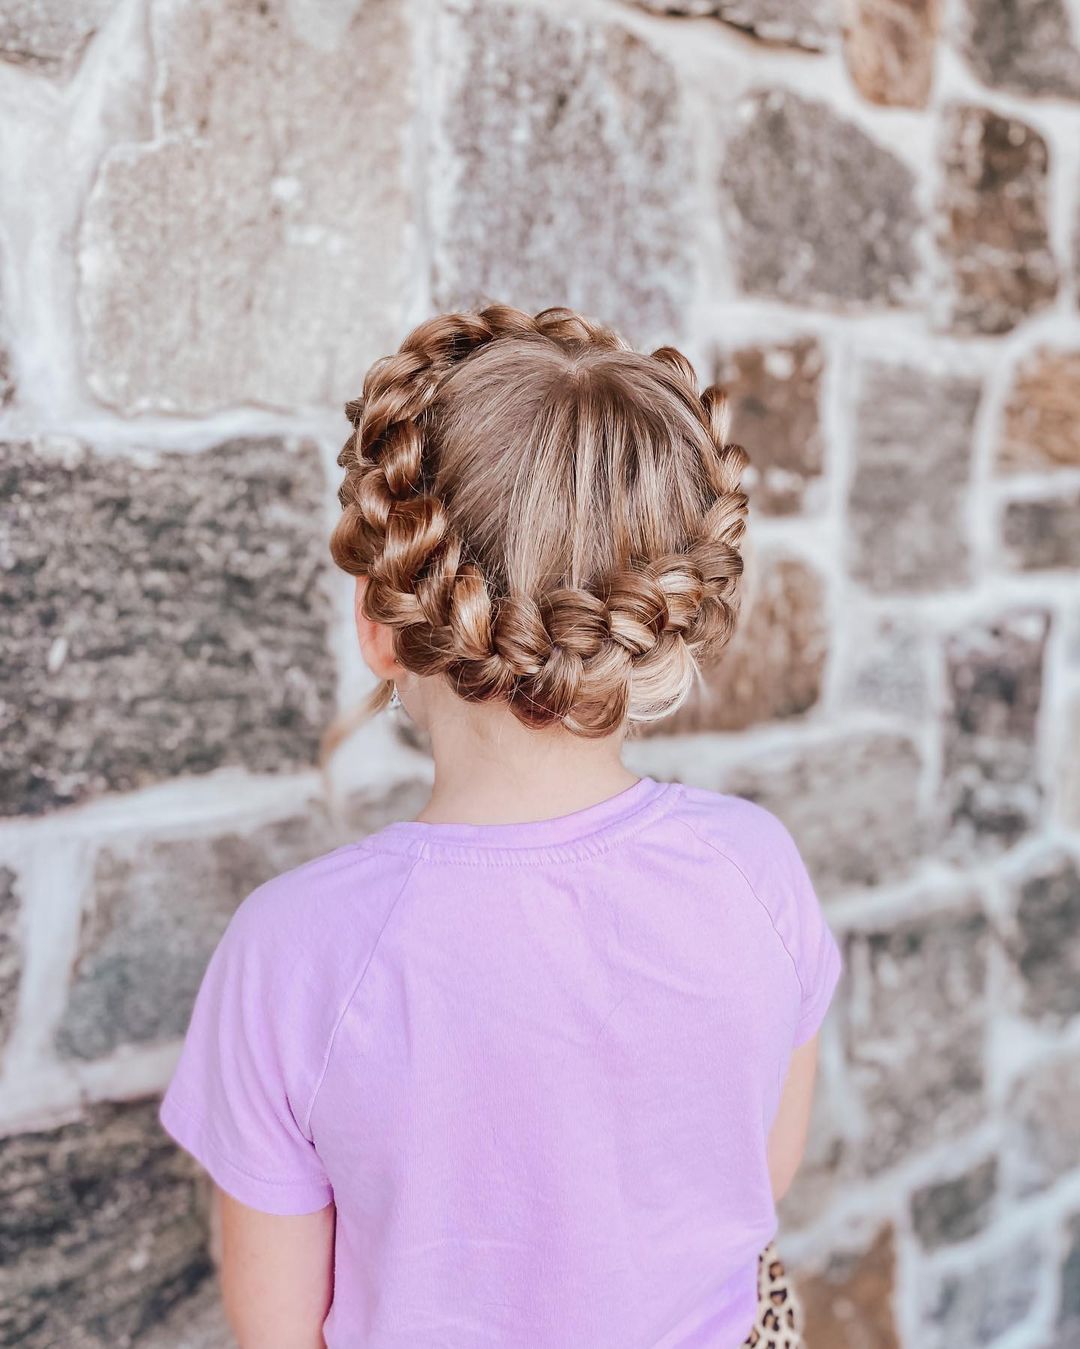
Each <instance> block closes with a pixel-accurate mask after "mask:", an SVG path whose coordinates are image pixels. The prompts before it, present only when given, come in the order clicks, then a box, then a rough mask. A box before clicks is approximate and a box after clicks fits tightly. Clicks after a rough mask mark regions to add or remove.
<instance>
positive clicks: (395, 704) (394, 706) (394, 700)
mask: <svg viewBox="0 0 1080 1349" xmlns="http://www.w3.org/2000/svg"><path fill="white" fill-rule="evenodd" d="M390 688H391V693H390V702H389V704H388V706H389V708H390V711H391V712H396V711H397V710H398V708H399V707H400V706H401V698H400V696H399V694H398V691H397V685H396V684H392V685H391V686H390Z"/></svg>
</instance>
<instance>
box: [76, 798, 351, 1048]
mask: <svg viewBox="0 0 1080 1349" xmlns="http://www.w3.org/2000/svg"><path fill="white" fill-rule="evenodd" d="M341 841H342V840H341V839H340V838H339V837H337V836H336V835H335V834H334V833H333V831H332V829H331V827H330V825H329V822H328V821H327V820H326V818H325V817H324V816H322V815H321V814H319V813H317V812H312V813H310V814H307V815H304V816H298V817H296V818H294V819H290V820H283V821H280V822H278V823H276V824H272V825H267V826H265V827H264V828H262V829H259V830H257V831H256V832H255V833H253V834H249V835H247V836H241V835H239V834H225V835H221V836H219V837H216V838H207V839H198V838H195V839H192V838H181V839H169V840H163V839H158V840H149V841H147V842H145V843H143V844H142V845H141V846H137V847H133V848H131V849H130V850H128V851H120V850H112V849H107V850H106V851H104V852H102V853H101V854H100V855H99V856H98V858H97V861H96V864H95V867H94V875H93V882H92V895H91V896H90V899H89V903H88V906H87V909H86V913H85V915H84V920H83V927H82V932H81V934H80V942H79V953H78V958H77V960H76V965H75V972H74V977H73V982H72V986H71V990H70V992H69V995H68V1003H67V1007H66V1009H65V1012H64V1016H63V1020H62V1021H61V1023H60V1027H59V1030H58V1032H57V1048H58V1049H59V1051H60V1052H61V1053H62V1054H64V1055H68V1056H72V1057H76V1058H84V1059H92V1058H96V1057H98V1056H99V1055H102V1054H107V1053H109V1052H110V1051H111V1050H113V1049H115V1048H116V1047H117V1045H121V1044H125V1043H138V1042H146V1041H155V1040H167V1039H170V1038H172V1037H174V1036H179V1035H182V1034H183V1032H184V1030H185V1029H186V1027H187V1023H188V1017H189V1016H190V1014H191V1004H192V1002H193V1001H194V999H195V993H196V991H197V989H198V987H199V981H200V980H201V978H202V975H203V971H204V970H205V968H206V962H207V961H208V960H209V959H210V955H211V953H212V952H213V949H214V947H215V946H216V945H217V942H218V939H219V938H220V937H221V934H222V933H223V932H224V931H225V925H226V923H227V922H228V921H229V918H230V917H231V916H232V912H233V910H234V909H235V908H236V906H237V905H238V904H239V903H240V901H241V900H242V899H243V898H244V896H245V895H246V894H248V893H249V892H250V891H251V890H254V889H255V887H256V886H257V885H261V884H262V882H263V881H267V880H269V879H270V878H271V877H272V876H275V875H277V874H279V873H280V872H282V871H288V870H290V869H291V868H292V867H295V866H299V865H300V864H301V863H302V862H306V861H309V860H310V859H312V858H313V857H317V856H318V855H319V854H320V853H323V852H328V851H329V850H330V848H332V847H333V846H334V845H335V844H337V843H339V842H341Z"/></svg>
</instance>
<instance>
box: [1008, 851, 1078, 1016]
mask: <svg viewBox="0 0 1080 1349" xmlns="http://www.w3.org/2000/svg"><path fill="white" fill-rule="evenodd" d="M1006 947H1007V949H1008V952H1009V955H1010V957H1011V959H1012V962H1013V965H1014V967H1015V970H1016V973H1017V975H1018V977H1019V979H1020V982H1021V986H1022V1007H1023V1010H1024V1013H1025V1014H1026V1015H1027V1016H1031V1017H1036V1018H1043V1017H1046V1018H1050V1019H1052V1020H1054V1021H1056V1022H1058V1023H1059V1024H1061V1023H1064V1022H1065V1021H1068V1020H1069V1019H1070V1018H1071V1017H1074V1016H1076V1015H1077V1014H1078V1013H1080V869H1078V867H1077V863H1076V859H1075V858H1073V857H1070V856H1068V855H1066V854H1065V853H1059V852H1054V853H1051V854H1050V855H1049V856H1046V857H1044V858H1042V859H1040V861H1039V862H1038V863H1037V864H1036V865H1034V866H1032V867H1031V868H1030V869H1029V870H1028V872H1027V874H1026V875H1025V876H1024V878H1023V879H1022V880H1021V881H1020V883H1019V886H1018V894H1017V899H1016V909H1015V925H1014V928H1013V930H1012V931H1011V933H1010V936H1009V940H1008V941H1007V942H1006Z"/></svg>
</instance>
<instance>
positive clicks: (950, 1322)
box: [919, 1237, 1047, 1349]
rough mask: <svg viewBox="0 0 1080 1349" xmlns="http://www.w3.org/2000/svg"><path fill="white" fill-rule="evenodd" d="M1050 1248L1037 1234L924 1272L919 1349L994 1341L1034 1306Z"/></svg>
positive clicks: (981, 1343) (946, 1347)
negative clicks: (952, 1266) (958, 1264)
mask: <svg viewBox="0 0 1080 1349" xmlns="http://www.w3.org/2000/svg"><path fill="white" fill-rule="evenodd" d="M1046 1260H1047V1252H1046V1251H1045V1249H1044V1248H1043V1246H1042V1243H1041V1242H1039V1241H1037V1240H1034V1239H1032V1238H1027V1237H1025V1238H1023V1239H1022V1240H1020V1241H1017V1242H1015V1243H1014V1244H1013V1245H1012V1246H1011V1247H1010V1248H1009V1249H1008V1250H1006V1251H1003V1252H996V1253H995V1254H994V1255H993V1256H991V1257H989V1258H982V1259H977V1260H975V1261H974V1262H973V1263H972V1264H971V1265H969V1266H968V1267H967V1268H964V1269H958V1270H947V1271H945V1272H942V1273H940V1274H938V1273H928V1274H924V1276H923V1279H922V1295H921V1299H920V1301H921V1304H922V1319H921V1322H920V1331H919V1343H920V1349H922V1346H923V1345H925V1346H926V1349H955V1346H956V1345H959V1344H970V1345H983V1344H994V1343H996V1342H997V1341H998V1339H999V1338H1000V1337H1001V1336H1002V1335H1004V1334H1005V1332H1006V1331H1008V1330H1011V1329H1012V1328H1013V1327H1014V1326H1017V1325H1019V1324H1020V1323H1021V1322H1022V1321H1023V1320H1024V1318H1025V1317H1026V1316H1027V1315H1028V1313H1029V1312H1030V1311H1031V1309H1032V1307H1034V1305H1035V1300H1036V1298H1037V1297H1038V1294H1039V1285H1040V1283H1041V1281H1042V1270H1043V1268H1044V1266H1045V1264H1046Z"/></svg>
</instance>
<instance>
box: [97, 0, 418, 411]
mask: <svg viewBox="0 0 1080 1349" xmlns="http://www.w3.org/2000/svg"><path fill="white" fill-rule="evenodd" d="M149 15H150V18H149V31H150V37H151V42H152V46H153V53H154V60H155V67H154V69H155V79H154V81H153V85H152V87H153V90H154V95H153V98H154V106H153V108H152V109H151V108H148V109H147V113H148V114H150V113H152V115H153V117H154V121H155V132H154V136H153V139H150V140H146V141H140V142H120V143H118V144H115V145H113V146H112V147H111V148H110V149H109V150H108V151H107V152H106V154H105V155H104V158H103V159H102V162H101V166H100V168H99V170H98V174H97V177H96V180H95V182H94V184H93V186H92V188H91V191H90V194H89V197H88V199H87V201H86V205H85V208H84V212H83V218H82V226H81V231H80V235H79V240H78V263H79V294H78V300H79V314H80V320H81V329H82V339H83V344H82V346H83V360H84V363H85V368H86V373H87V378H88V380H89V382H90V385H91V388H92V389H93V391H94V393H95V394H96V395H97V396H98V397H99V398H101V399H102V400H103V401H104V402H106V403H108V404H109V405H111V406H112V407H115V408H118V409H120V410H121V411H123V412H129V413H130V412H141V411H147V410H154V411H164V412H183V413H196V414H197V413H202V412H207V411H211V410H213V409H215V408H222V407H232V406H237V405H242V404H252V403H254V404H260V405H264V406H270V407H274V408H285V409H287V410H289V411H293V410H294V409H296V408H298V407H303V406H308V405H314V404H318V405H326V404H337V403H339V402H340V403H343V402H344V401H345V400H346V399H347V398H351V397H354V396H355V395H356V394H357V392H358V391H359V387H360V383H361V379H362V376H363V371H364V369H365V367H366V366H367V364H368V363H369V362H370V361H371V360H372V359H373V358H374V357H376V356H379V355H382V354H383V353H384V352H385V351H388V350H391V349H392V348H393V347H395V346H396V345H397V343H398V341H399V340H400V338H401V336H402V335H403V334H402V330H403V328H404V305H405V302H406V299H405V297H406V291H407V288H408V270H409V267H410V266H411V265H412V259H411V257H410V255H409V238H410V229H411V225H412V218H411V213H412V204H411V189H410V187H409V184H408V182H407V172H408V171H407V168H406V164H407V161H408V159H409V155H408V153H407V151H406V144H407V142H408V139H409V136H410V132H409V126H410V122H411V118H412V109H413V105H412V98H413V93H412V80H411V77H410V73H409V72H410V71H411V69H412V49H411V35H410V32H409V26H408V10H407V8H406V7H405V6H403V5H399V4H398V3H396V0H365V3H363V4H356V3H344V4H337V5H326V4H321V3H319V2H318V0H262V2H261V3H259V4H237V5H228V4H227V5H220V4H217V3H215V0H185V2H184V3H178V0H151V3H150V6H149ZM148 120H149V118H148Z"/></svg>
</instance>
